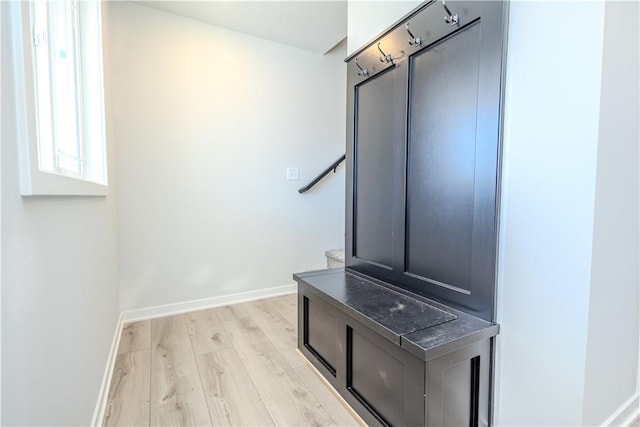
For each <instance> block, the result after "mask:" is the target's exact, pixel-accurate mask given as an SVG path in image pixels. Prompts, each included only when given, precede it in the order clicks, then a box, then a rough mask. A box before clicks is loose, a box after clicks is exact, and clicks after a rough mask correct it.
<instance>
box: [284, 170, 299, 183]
mask: <svg viewBox="0 0 640 427" xmlns="http://www.w3.org/2000/svg"><path fill="white" fill-rule="evenodd" d="M297 180H298V168H287V181H297Z"/></svg>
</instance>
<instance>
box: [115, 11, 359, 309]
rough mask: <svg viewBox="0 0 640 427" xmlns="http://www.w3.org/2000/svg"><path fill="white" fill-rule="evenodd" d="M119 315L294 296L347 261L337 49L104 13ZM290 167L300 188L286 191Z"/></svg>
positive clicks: (149, 14)
mask: <svg viewBox="0 0 640 427" xmlns="http://www.w3.org/2000/svg"><path fill="white" fill-rule="evenodd" d="M109 9H110V20H111V25H112V31H111V33H110V34H111V39H110V43H111V49H110V55H111V60H112V67H113V99H114V120H115V121H114V123H115V135H116V141H117V147H116V153H117V161H116V168H117V170H116V177H117V181H118V183H119V184H120V185H119V187H118V231H119V232H118V238H119V260H120V291H121V301H122V307H123V309H125V310H126V309H136V308H142V307H148V306H155V305H159V304H168V303H175V302H181V301H189V300H195V299H200V298H208V297H215V296H219V295H226V294H230V293H235V292H242V291H250V290H256V289H261V288H270V287H276V286H282V285H287V284H291V283H293V280H292V278H291V274H292V273H294V272H297V271H303V270H309V269H319V268H324V266H325V265H326V264H325V259H324V256H323V254H324V251H325V250H327V249H331V248H336V247H343V244H344V243H343V242H344V197H345V196H344V185H345V184H344V170H343V169H344V167H341V169H340V170H339V173H338V175H336V176H329V177H328V178H327V179H326V180H325V181H324V182H323V183H321V185H319V186H318V187H316V188H315V189H314V190H312V191H311V192H309V193H307V194H305V195H300V194H298V192H297V189H298V188H299V187H301V186H302V185H304V184H306V183H307V182H308V181H310V180H311V179H312V178H313V177H315V175H317V174H318V173H319V172H320V171H322V170H323V169H324V168H325V167H327V166H328V165H329V164H330V163H332V162H333V161H334V160H336V159H337V158H338V157H339V156H340V155H341V154H343V153H344V150H345V143H344V140H345V108H346V107H345V96H344V91H345V84H346V83H345V65H344V63H343V57H344V55H345V53H344V46H342V47H341V48H339V49H336V50H334V51H332V52H330V53H329V54H328V55H326V56H320V55H317V54H313V53H309V52H306V51H303V50H299V49H295V48H290V47H286V46H284V45H280V44H277V43H273V42H269V41H266V40H261V39H258V38H255V37H251V36H247V35H243V34H240V33H235V32H232V31H229V30H224V29H221V28H217V27H214V26H210V25H206V24H202V23H199V22H196V21H193V20H189V19H186V18H181V17H177V16H173V15H170V14H167V13H165V12H161V11H158V10H155V9H151V8H147V7H145V6H141V5H138V4H131V3H124V2H123V3H119V2H114V3H110V4H109ZM287 167H299V168H300V181H294V182H288V181H286V180H285V171H286V168H287Z"/></svg>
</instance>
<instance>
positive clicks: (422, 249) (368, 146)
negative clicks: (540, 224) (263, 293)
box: [294, 0, 508, 426]
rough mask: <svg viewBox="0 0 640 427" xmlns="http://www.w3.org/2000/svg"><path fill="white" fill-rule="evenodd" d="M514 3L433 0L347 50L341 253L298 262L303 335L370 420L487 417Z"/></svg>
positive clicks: (472, 421) (448, 421) (321, 365)
mask: <svg viewBox="0 0 640 427" xmlns="http://www.w3.org/2000/svg"><path fill="white" fill-rule="evenodd" d="M507 6H508V4H507V3H506V2H499V1H454V0H452V1H447V2H446V6H445V3H444V2H442V1H429V2H426V3H425V4H423V5H422V6H420V7H419V8H417V9H416V10H414V11H413V12H412V13H410V14H409V15H407V16H406V17H405V18H404V19H402V20H401V21H399V22H398V23H397V24H395V25H394V26H392V27H391V28H390V29H389V30H387V31H385V32H384V33H383V34H381V35H380V36H379V37H377V38H376V39H375V40H373V41H372V42H370V43H369V44H367V45H366V46H364V47H363V48H362V49H360V50H358V51H356V52H355V53H354V54H353V55H351V56H350V57H349V58H347V60H346V61H347V73H348V87H347V90H348V101H347V154H346V161H347V198H346V227H345V229H346V242H345V266H346V267H345V269H343V270H326V271H320V272H312V273H304V274H297V275H294V278H295V279H296V280H297V281H298V284H299V288H298V289H299V292H298V294H299V297H298V298H299V301H298V303H299V305H298V307H299V316H298V317H299V331H301V332H300V334H299V343H298V344H299V348H300V350H301V351H302V353H303V354H304V355H305V356H306V357H307V358H308V359H309V360H310V361H311V363H312V364H313V365H314V366H316V368H318V370H319V371H320V372H321V373H322V374H323V375H324V376H325V377H326V378H327V379H328V380H329V382H331V384H332V385H333V386H334V387H335V388H336V390H337V391H338V392H339V393H340V394H341V395H342V396H343V397H344V398H345V400H346V401H347V402H348V403H349V404H350V405H351V406H352V407H353V408H354V409H355V410H356V411H357V412H358V413H359V414H360V415H361V416H362V417H363V419H364V420H365V421H366V422H367V423H370V424H380V425H430V426H440V425H450V426H460V425H465V426H467V425H469V426H476V425H489V424H490V423H491V406H490V395H491V383H492V374H491V369H492V354H493V351H492V348H493V339H494V338H493V337H494V336H495V335H496V334H497V333H498V329H499V328H498V325H496V324H495V308H494V306H495V287H496V257H497V255H496V249H497V227H498V201H499V197H498V195H499V176H500V174H499V172H500V168H499V164H500V133H501V114H502V109H501V106H502V97H503V86H502V81H503V74H504V73H503V69H504V64H503V58H504V46H505V38H506V37H505V33H506V30H505V28H506V16H507V10H506V9H507ZM418 38H419V39H420V41H419V42H418V40H417V39H418Z"/></svg>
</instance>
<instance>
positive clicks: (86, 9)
mask: <svg viewBox="0 0 640 427" xmlns="http://www.w3.org/2000/svg"><path fill="white" fill-rule="evenodd" d="M14 7H15V13H16V14H17V15H18V16H16V18H17V19H12V22H14V23H15V25H16V28H15V31H14V32H13V35H14V41H15V43H14V58H15V63H16V73H15V75H16V80H19V79H20V77H22V78H24V82H22V83H23V84H18V85H17V86H19V88H20V89H22V90H18V92H20V93H18V94H17V96H16V99H17V102H18V108H19V110H20V106H21V105H22V111H21V113H23V116H24V117H23V119H24V120H23V123H22V125H23V126H21V131H22V135H21V138H20V146H21V150H20V154H21V158H20V169H21V186H22V194H23V195H55V194H60V195H105V194H106V184H107V173H106V148H105V126H104V96H103V78H102V37H101V31H102V30H101V19H100V18H101V17H100V2H99V1H96V0H92V1H86V0H82V1H78V0H50V1H47V0H32V1H29V2H25V3H22V4H19V5H16V6H14ZM17 83H18V82H17Z"/></svg>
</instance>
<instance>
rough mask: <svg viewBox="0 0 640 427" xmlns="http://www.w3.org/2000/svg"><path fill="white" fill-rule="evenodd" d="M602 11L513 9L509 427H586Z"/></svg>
mask: <svg viewBox="0 0 640 427" xmlns="http://www.w3.org/2000/svg"><path fill="white" fill-rule="evenodd" d="M603 12H604V3H602V2H582V3H575V2H571V3H570V2H512V3H511V5H510V14H509V20H510V21H509V42H508V59H507V81H506V105H505V133H504V156H503V187H502V197H503V206H502V226H501V255H500V258H499V263H500V267H501V277H500V280H499V292H500V300H499V304H498V321H499V323H500V324H501V333H500V336H499V339H498V342H499V348H498V357H499V360H498V378H497V387H498V404H497V422H498V423H499V424H502V425H538V426H542V425H580V424H581V422H582V411H583V390H584V376H585V358H586V340H587V320H588V309H589V284H590V275H591V243H592V234H593V213H594V197H595V178H596V160H597V158H596V156H597V144H598V118H599V116H598V115H599V108H600V81H601V75H600V70H601V60H602V34H603ZM567 16H580V19H579V20H567V19H565V18H566V17H567ZM541 28H544V29H545V31H540V29H541Z"/></svg>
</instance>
